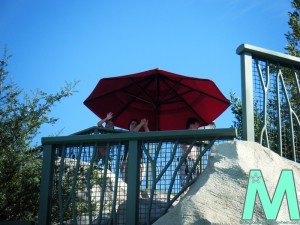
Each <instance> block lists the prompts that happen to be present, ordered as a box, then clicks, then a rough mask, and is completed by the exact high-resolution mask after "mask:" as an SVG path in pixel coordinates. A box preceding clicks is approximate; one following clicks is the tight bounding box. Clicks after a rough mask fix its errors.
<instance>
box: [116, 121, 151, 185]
mask: <svg viewBox="0 0 300 225" xmlns="http://www.w3.org/2000/svg"><path fill="white" fill-rule="evenodd" d="M142 128H143V129H144V131H145V132H149V131H150V130H149V127H148V120H147V119H145V118H144V119H141V121H140V122H139V121H138V120H137V119H132V120H130V122H129V124H128V130H129V131H131V132H139V131H140V130H141V129H142ZM139 150H140V151H142V150H141V147H139ZM127 156H128V146H127V145H126V146H125V149H124V154H123V156H122V160H121V161H122V162H121V173H122V177H123V180H124V182H125V183H127V179H128V163H127ZM144 170H145V167H144V164H143V154H141V168H140V180H142V178H143V177H144V173H145V171H144Z"/></svg>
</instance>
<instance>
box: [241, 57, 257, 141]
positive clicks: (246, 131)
mask: <svg viewBox="0 0 300 225" xmlns="http://www.w3.org/2000/svg"><path fill="white" fill-rule="evenodd" d="M241 81H242V122H243V140H245V141H255V136H254V108H253V81H252V55H251V54H250V53H247V52H243V53H242V54H241Z"/></svg>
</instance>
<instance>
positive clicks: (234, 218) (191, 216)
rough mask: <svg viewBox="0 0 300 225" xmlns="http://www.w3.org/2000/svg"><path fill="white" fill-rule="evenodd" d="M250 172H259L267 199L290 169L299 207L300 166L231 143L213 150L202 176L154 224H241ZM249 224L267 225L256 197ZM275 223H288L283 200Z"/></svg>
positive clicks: (248, 145)
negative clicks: (281, 176) (259, 223)
mask: <svg viewBox="0 0 300 225" xmlns="http://www.w3.org/2000/svg"><path fill="white" fill-rule="evenodd" d="M251 169H260V170H261V172H262V175H263V178H264V181H265V184H266V187H267V190H268V193H269V195H270V197H272V196H273V195H274V191H275V189H276V186H277V182H278V179H279V177H280V174H281V171H282V169H292V170H293V173H294V180H295V186H296V191H297V197H298V205H300V203H299V199H300V167H299V164H297V163H294V162H292V161H289V160H286V159H284V158H281V157H280V156H279V155H277V154H276V153H274V152H273V151H271V150H269V149H267V148H264V147H262V146H261V145H259V144H257V143H254V142H244V141H233V142H229V143H223V144H220V145H217V146H215V147H214V148H213V149H212V152H211V155H210V157H209V162H208V166H207V168H206V169H205V170H204V172H203V173H202V174H201V175H200V176H199V178H198V179H197V181H196V182H195V183H194V184H193V185H192V186H191V187H190V189H189V191H188V192H187V193H186V195H185V196H184V197H183V198H182V199H181V200H180V202H179V203H178V204H177V205H176V206H175V207H174V209H173V210H171V211H170V212H168V213H167V214H166V215H165V216H163V217H161V218H160V219H159V220H158V221H156V222H155V223H154V224H155V225H168V224H170V225H177V224H178V225H182V224H189V225H190V224H203V225H206V224H241V218H242V213H243V207H244V201H245V196H246V190H247V185H248V179H249V172H250V170H251ZM252 220H253V221H261V222H262V223H264V224H268V223H266V217H265V213H264V210H263V208H262V206H261V203H260V200H259V198H258V197H256V203H255V209H254V215H253V219H252ZM277 221H285V222H287V221H290V218H289V212H288V207H287V200H286V197H284V199H283V201H282V205H281V208H280V210H279V213H278V216H277ZM293 222H295V221H293ZM298 222H299V221H298Z"/></svg>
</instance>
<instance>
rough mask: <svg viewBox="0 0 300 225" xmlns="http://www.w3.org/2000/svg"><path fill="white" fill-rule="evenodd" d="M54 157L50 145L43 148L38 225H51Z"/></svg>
mask: <svg viewBox="0 0 300 225" xmlns="http://www.w3.org/2000/svg"><path fill="white" fill-rule="evenodd" d="M54 156H55V154H54V150H53V149H52V145H45V146H43V166H42V180H41V186H40V201H39V214H38V224H41V225H47V224H51V206H52V205H51V201H52V186H53V169H54V160H55V158H54Z"/></svg>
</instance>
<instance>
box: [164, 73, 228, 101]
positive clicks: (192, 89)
mask: <svg viewBox="0 0 300 225" xmlns="http://www.w3.org/2000/svg"><path fill="white" fill-rule="evenodd" d="M181 80H183V79H181ZM181 80H180V81H178V82H176V84H175V85H177V84H179V82H181ZM166 84H167V85H168V86H169V87H170V88H171V89H170V91H171V90H174V91H175V92H176V90H175V88H172V87H171V86H170V85H169V84H168V83H166ZM181 85H182V86H183V87H186V88H188V89H189V91H186V92H185V93H183V94H181V95H184V94H187V93H190V92H192V91H195V92H197V93H201V94H203V95H205V96H208V97H210V98H213V99H215V100H218V101H220V102H223V103H225V104H228V103H229V102H228V100H227V101H225V100H223V99H220V98H217V97H215V96H213V95H210V94H207V93H205V92H203V91H199V90H197V89H195V88H191V87H189V86H187V85H184V84H181ZM174 87H175V86H174ZM176 94H177V95H178V93H177V92H176ZM178 96H179V95H178ZM175 97H176V96H175ZM175 97H171V98H168V99H166V101H168V100H170V99H172V98H175Z"/></svg>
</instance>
